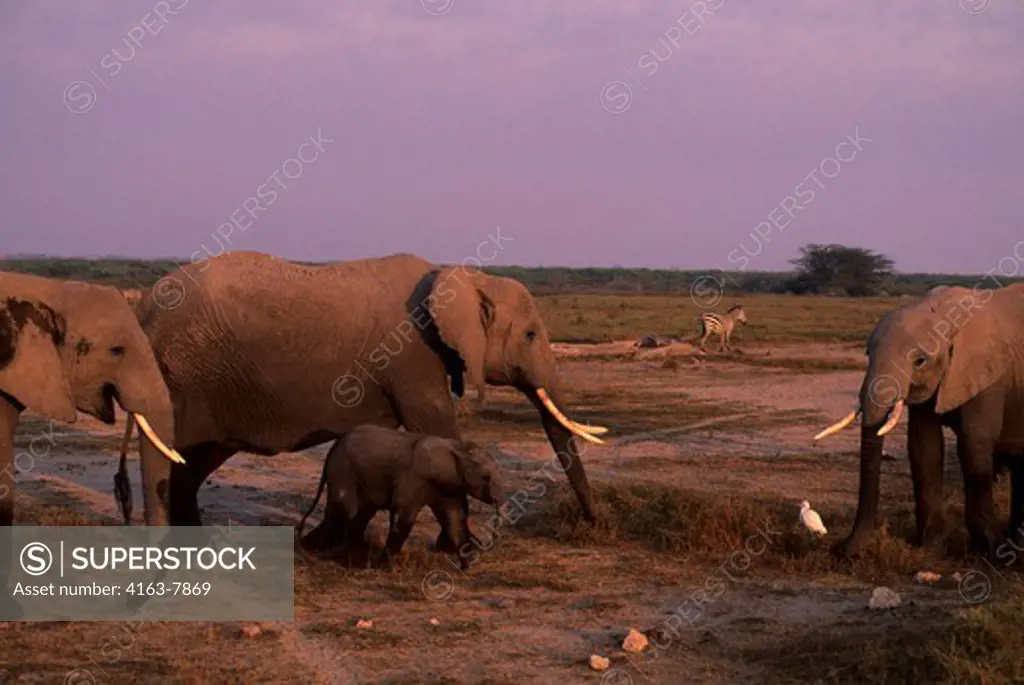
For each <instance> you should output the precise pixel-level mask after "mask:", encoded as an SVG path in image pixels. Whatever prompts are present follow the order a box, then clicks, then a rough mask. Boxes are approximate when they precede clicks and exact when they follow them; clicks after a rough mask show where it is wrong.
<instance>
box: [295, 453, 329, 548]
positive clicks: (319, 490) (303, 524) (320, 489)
mask: <svg viewBox="0 0 1024 685" xmlns="http://www.w3.org/2000/svg"><path fill="white" fill-rule="evenodd" d="M330 459H331V455H330V453H329V452H328V454H327V457H326V458H325V459H324V468H323V470H322V471H321V472H320V485H318V486H317V488H316V496H315V497H313V504H311V505H310V506H309V509H308V510H307V511H306V513H305V514H303V515H302V520H301V521H299V533H298V536H299V537H300V538H301V537H302V531H303V529H304V528H305V527H306V519H307V518H309V515H310V514H312V513H313V510H314V509H316V505H317V504H319V503H320V495H322V494H323V493H324V484H325V483H326V482H327V462H329V461H330Z"/></svg>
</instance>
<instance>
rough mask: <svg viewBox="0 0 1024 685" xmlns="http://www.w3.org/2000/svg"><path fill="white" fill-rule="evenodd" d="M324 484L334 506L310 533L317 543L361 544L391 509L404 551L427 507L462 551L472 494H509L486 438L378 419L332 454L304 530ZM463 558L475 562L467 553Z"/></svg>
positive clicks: (496, 499)
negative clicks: (451, 435)
mask: <svg viewBox="0 0 1024 685" xmlns="http://www.w3.org/2000/svg"><path fill="white" fill-rule="evenodd" d="M325 483H326V484H327V508H326V512H325V515H324V520H323V521H322V522H321V523H320V525H319V526H317V527H316V528H315V529H314V530H313V531H311V532H310V534H309V537H308V538H307V539H306V540H307V541H308V543H309V544H310V546H314V547H319V546H323V545H326V544H332V543H336V542H341V541H344V542H345V543H346V544H355V545H362V544H363V543H364V540H365V534H366V527H367V525H369V523H370V521H371V520H372V519H373V517H374V515H375V514H376V513H377V512H378V511H381V510H387V511H388V512H389V513H390V514H391V520H390V524H391V525H390V530H389V532H388V539H387V543H386V544H385V547H386V548H387V552H388V554H389V555H395V554H397V553H398V552H399V551H401V549H402V545H404V544H405V541H406V539H407V538H408V537H409V532H410V531H411V530H412V526H413V523H414V522H415V521H416V516H417V515H418V514H419V512H420V510H421V509H423V507H424V506H428V507H430V509H431V511H433V512H434V516H435V517H436V518H437V521H438V523H440V524H441V535H440V536H439V537H438V539H437V545H436V548H437V549H438V551H443V550H451V549H455V550H457V549H459V548H460V547H461V546H462V545H463V544H464V543H465V542H467V541H468V540H469V538H470V537H471V534H470V532H469V525H468V521H467V517H468V514H469V509H468V500H467V499H466V496H467V495H472V496H473V497H475V498H476V499H478V500H480V501H481V502H484V503H485V504H492V505H494V506H495V508H497V507H499V506H500V505H501V502H502V499H503V484H502V480H501V474H500V473H499V470H498V464H497V462H496V461H495V460H494V458H493V457H492V456H491V455H490V454H489V453H488V452H487V450H486V449H485V448H483V447H481V446H480V445H477V444H476V443H472V442H460V441H457V440H449V439H446V438H439V437H436V436H432V435H426V434H424V433H412V432H402V431H398V430H393V429H390V428H382V427H379V426H373V425H365V426H359V427H358V428H355V429H354V430H352V431H351V432H349V433H348V434H347V435H345V437H343V438H341V439H340V440H338V441H337V442H336V443H335V444H334V446H333V447H332V448H331V450H330V452H328V453H327V459H326V460H325V461H324V470H323V474H322V475H321V477H320V485H319V487H318V488H317V492H316V498H315V499H314V500H313V505H312V506H311V507H310V508H309V511H307V512H306V513H305V515H304V516H303V517H302V522H301V523H300V524H299V536H300V537H301V535H302V530H303V528H304V527H305V525H306V518H307V517H308V516H309V515H310V514H311V513H312V511H313V510H314V509H315V508H316V505H317V503H318V502H319V501H320V495H321V493H322V492H323V490H324V484H325ZM461 563H462V566H463V568H465V567H467V566H468V565H469V564H468V561H467V560H466V559H465V558H464V559H463V560H462V562H461Z"/></svg>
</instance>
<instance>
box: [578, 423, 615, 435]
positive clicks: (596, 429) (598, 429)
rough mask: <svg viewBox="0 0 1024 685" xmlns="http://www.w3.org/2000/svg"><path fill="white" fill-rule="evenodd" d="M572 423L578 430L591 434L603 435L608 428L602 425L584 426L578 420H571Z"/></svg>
mask: <svg viewBox="0 0 1024 685" xmlns="http://www.w3.org/2000/svg"><path fill="white" fill-rule="evenodd" d="M572 425H574V426H576V427H577V428H579V429H580V430H584V431H586V432H588V433H590V434H591V435H604V434H605V433H607V432H608V429H607V428H605V427H604V426H584V425H583V424H582V423H580V422H579V421H573V422H572Z"/></svg>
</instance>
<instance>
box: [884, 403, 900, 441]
mask: <svg viewBox="0 0 1024 685" xmlns="http://www.w3.org/2000/svg"><path fill="white" fill-rule="evenodd" d="M902 414H903V400H900V401H899V402H897V403H896V405H895V406H894V407H893V408H892V412H891V413H890V414H889V420H888V421H886V422H885V424H884V425H883V426H882V427H881V428H879V429H878V435H885V434H886V433H888V432H889V431H891V430H892V429H893V428H894V427H895V426H896V424H897V423H899V420H900V416H901V415H902Z"/></svg>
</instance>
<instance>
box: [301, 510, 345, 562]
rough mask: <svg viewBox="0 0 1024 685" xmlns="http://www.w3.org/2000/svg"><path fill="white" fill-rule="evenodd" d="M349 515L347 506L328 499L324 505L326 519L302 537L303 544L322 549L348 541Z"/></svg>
mask: <svg viewBox="0 0 1024 685" xmlns="http://www.w3.org/2000/svg"><path fill="white" fill-rule="evenodd" d="M348 527H349V516H348V513H347V512H346V510H345V507H344V506H343V505H342V504H340V503H338V502H332V501H330V499H328V500H327V504H326V505H325V506H324V519H323V521H321V522H320V524H319V525H318V526H317V527H316V528H314V529H313V530H311V531H309V533H308V534H307V535H306V536H305V537H304V538H302V545H303V547H305V548H306V549H310V550H322V549H328V548H330V547H334V546H336V545H341V544H344V543H345V542H346V541H347V535H348Z"/></svg>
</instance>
